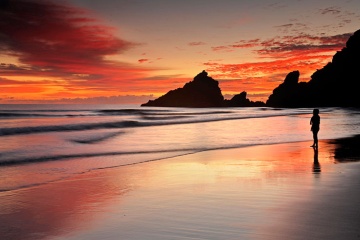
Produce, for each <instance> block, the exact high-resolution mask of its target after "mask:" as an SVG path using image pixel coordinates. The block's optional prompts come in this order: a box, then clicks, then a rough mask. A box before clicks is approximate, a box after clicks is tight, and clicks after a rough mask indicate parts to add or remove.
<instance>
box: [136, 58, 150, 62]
mask: <svg viewBox="0 0 360 240" xmlns="http://www.w3.org/2000/svg"><path fill="white" fill-rule="evenodd" d="M148 61H149V59H147V58H142V59H139V60H138V62H139V63H145V62H148Z"/></svg>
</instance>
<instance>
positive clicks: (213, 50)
mask: <svg viewBox="0 0 360 240" xmlns="http://www.w3.org/2000/svg"><path fill="white" fill-rule="evenodd" d="M359 12H360V3H359V2H358V1H346V2H343V1H331V2H329V1H317V2H314V1H309V0H292V1H290V2H289V1H280V2H279V1H274V2H269V1H262V0H257V1H246V0H244V1H235V2H234V1H227V0H225V1H221V2H220V1H202V0H197V1H161V0H156V1H151V3H150V2H147V1H137V2H135V1H116V3H115V2H113V1H91V2H89V1H85V0H69V1H67V2H63V1H60V2H58V1H52V0H14V1H9V0H5V1H2V2H1V4H0V22H1V24H0V89H1V91H0V103H39V102H42V103H60V102H71V101H73V102H76V100H75V99H77V100H79V99H81V100H82V101H83V102H88V103H94V102H95V103H96V102H97V100H99V99H102V101H104V102H109V103H132V104H140V103H143V102H146V101H147V100H148V99H152V98H154V97H158V96H160V95H163V94H165V93H166V92H168V91H169V90H172V89H176V88H179V87H182V86H183V85H184V84H185V83H186V82H189V81H190V80H192V78H193V77H194V76H195V75H197V74H198V73H199V72H201V71H202V70H206V71H207V72H208V73H209V75H210V76H211V77H212V78H214V79H215V80H218V81H219V82H220V88H221V90H222V93H223V95H224V96H225V97H231V96H232V95H233V94H237V93H239V92H242V91H246V92H247V93H248V97H249V98H250V99H251V100H253V101H255V100H261V101H266V100H267V98H268V96H269V95H270V94H271V92H272V90H273V89H274V88H275V87H277V86H278V85H279V84H280V83H282V81H283V80H284V78H285V76H286V75H287V73H289V72H291V71H294V70H299V71H300V73H301V75H300V80H301V81H309V80H310V76H311V74H312V73H314V71H316V70H317V69H320V68H322V67H323V66H324V65H326V63H328V62H329V61H331V59H332V56H333V55H334V54H335V53H336V51H339V50H341V49H342V48H343V47H345V43H346V41H347V39H348V38H349V37H350V36H351V35H352V34H353V32H355V31H356V30H358V29H359V25H357V23H358V22H359V21H360V14H359Z"/></svg>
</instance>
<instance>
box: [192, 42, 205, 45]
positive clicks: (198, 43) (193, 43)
mask: <svg viewBox="0 0 360 240" xmlns="http://www.w3.org/2000/svg"><path fill="white" fill-rule="evenodd" d="M188 45H189V46H202V45H206V43H204V42H189V43H188Z"/></svg>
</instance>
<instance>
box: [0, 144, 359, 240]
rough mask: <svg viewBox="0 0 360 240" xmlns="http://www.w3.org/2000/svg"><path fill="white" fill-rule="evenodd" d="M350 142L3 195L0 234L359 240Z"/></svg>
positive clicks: (201, 155)
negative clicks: (316, 148)
mask: <svg viewBox="0 0 360 240" xmlns="http://www.w3.org/2000/svg"><path fill="white" fill-rule="evenodd" d="M358 141H359V137H354V138H347V139H342V140H339V139H337V140H320V141H319V149H318V153H316V152H315V151H314V150H313V149H312V148H310V147H309V146H310V144H311V142H310V141H307V142H295V143H281V144H274V145H259V146H250V147H244V148H235V149H220V150H210V151H204V152H198V153H195V154H188V155H183V156H177V157H172V158H170V159H166V160H161V161H151V162H146V163H141V164H135V165H128V166H121V167H116V168H110V169H103V170H101V171H92V172H88V173H84V174H79V175H77V176H75V177H71V178H68V179H65V180H62V181H57V182H53V183H49V184H45V185H41V186H36V187H32V188H27V189H21V190H18V191H14V192H12V191H10V192H3V193H0V195H1V196H2V198H1V200H0V212H1V213H0V221H1V222H3V223H4V224H2V226H0V236H2V237H4V238H5V239H7V238H8V239H74V240H75V239H99V238H101V239H189V238H190V239H233V238H237V239H239V238H240V239H359V236H360V230H358V226H357V223H358V222H360V210H358V209H357V208H356V206H357V200H358V199H359V197H360V181H359V178H360V176H359V174H358V172H359V170H360V162H358V159H359V157H360V156H359V151H356V150H355V151H353V150H354V149H356V146H358V145H357V143H358ZM349 145H351V146H353V147H355V148H353V150H350V151H349V149H348V146H349ZM350 149H352V148H350ZM316 160H317V161H316ZM354 160H356V161H354ZM348 161H349V162H348ZM342 162H346V163H342ZM34 218H35V219H37V220H36V221H33V219H34Z"/></svg>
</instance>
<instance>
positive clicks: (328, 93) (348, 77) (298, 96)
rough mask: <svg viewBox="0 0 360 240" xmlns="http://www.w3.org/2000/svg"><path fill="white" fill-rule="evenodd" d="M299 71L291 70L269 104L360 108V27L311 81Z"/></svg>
mask: <svg viewBox="0 0 360 240" xmlns="http://www.w3.org/2000/svg"><path fill="white" fill-rule="evenodd" d="M298 80H299V72H298V71H294V72H291V73H289V75H288V76H287V77H286V79H285V81H284V83H282V84H280V85H279V86H278V87H277V88H275V89H274V91H273V93H272V94H271V95H270V96H269V98H268V100H267V101H266V105H267V106H269V107H360V94H359V91H358V85H359V81H360V30H358V31H356V32H355V33H354V34H353V35H352V36H351V37H350V38H349V39H348V41H347V43H346V47H344V48H343V49H342V50H341V51H338V52H337V53H336V54H335V55H334V56H333V58H332V61H331V62H329V63H328V64H327V65H326V66H324V67H323V68H322V69H319V70H317V71H316V72H315V73H314V74H312V76H311V79H310V81H309V82H307V83H305V82H300V83H299V82H298Z"/></svg>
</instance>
